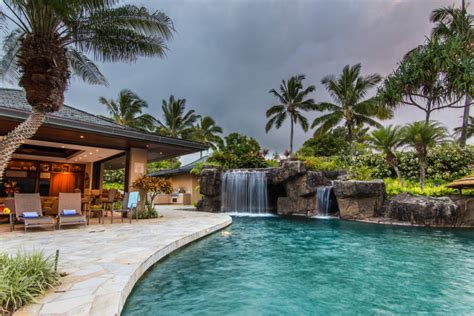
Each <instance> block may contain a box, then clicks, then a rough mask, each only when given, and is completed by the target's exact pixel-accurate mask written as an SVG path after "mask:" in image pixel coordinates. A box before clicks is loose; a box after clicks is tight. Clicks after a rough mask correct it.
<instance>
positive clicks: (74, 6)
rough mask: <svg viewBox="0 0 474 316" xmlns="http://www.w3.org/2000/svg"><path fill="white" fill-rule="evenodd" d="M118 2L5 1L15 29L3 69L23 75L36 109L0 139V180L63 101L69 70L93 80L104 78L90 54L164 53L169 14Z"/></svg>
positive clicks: (107, 57)
mask: <svg viewBox="0 0 474 316" xmlns="http://www.w3.org/2000/svg"><path fill="white" fill-rule="evenodd" d="M116 3H117V1H107V0H97V1H56V0H38V1H20V0H5V1H3V4H4V7H3V8H2V11H1V12H0V15H1V17H2V19H1V21H2V23H3V24H4V25H3V26H5V27H8V26H10V25H13V26H14V30H13V32H12V33H11V34H10V35H9V36H8V37H7V40H9V41H10V42H9V43H6V47H4V48H5V49H6V54H5V56H4V58H3V60H2V62H1V70H2V71H3V74H10V75H11V74H13V75H16V74H19V75H20V76H19V85H20V86H21V87H23V89H24V90H25V93H26V99H27V101H28V103H29V104H30V105H31V107H32V111H31V114H30V116H29V118H28V119H27V120H26V121H24V122H23V123H21V124H20V125H18V126H17V127H16V128H15V129H14V130H13V131H11V132H10V133H9V134H7V135H6V136H5V137H4V138H3V139H2V140H1V141H0V179H1V178H2V177H3V173H4V171H5V168H6V166H7V164H8V161H9V160H10V159H11V156H12V154H13V152H14V151H15V150H16V149H17V148H18V146H20V145H21V144H22V143H24V142H25V141H26V140H27V139H28V138H30V137H32V136H33V135H34V134H35V133H36V131H37V130H38V128H39V127H40V126H41V124H42V123H43V121H44V119H45V115H46V113H49V112H55V111H58V110H59V109H60V108H61V106H62V105H63V103H64V91H65V90H66V88H67V86H68V81H69V77H70V73H71V71H74V72H75V73H77V74H79V76H80V77H82V78H84V79H86V81H88V82H91V83H104V82H105V80H104V78H103V76H102V75H101V74H100V72H98V71H97V67H96V66H95V65H94V63H93V62H92V61H91V60H90V59H89V58H88V57H87V55H90V56H92V57H93V59H94V60H98V61H101V62H117V61H124V62H133V61H135V60H136V59H137V57H139V56H158V57H164V56H165V51H166V45H165V43H166V41H167V40H169V39H170V38H171V36H172V32H173V26H172V22H171V20H170V18H169V17H168V16H166V15H165V14H164V13H163V12H160V11H155V12H152V13H150V12H149V11H148V10H147V9H146V8H144V7H137V6H133V5H124V6H117V5H116ZM7 21H8V22H7ZM118 39H120V40H118ZM13 68H17V69H18V70H16V71H15V70H12V69H13Z"/></svg>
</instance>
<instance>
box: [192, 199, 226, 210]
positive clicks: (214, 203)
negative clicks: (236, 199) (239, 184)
mask: <svg viewBox="0 0 474 316" xmlns="http://www.w3.org/2000/svg"><path fill="white" fill-rule="evenodd" d="M221 204H222V203H221V197H220V196H214V197H212V196H206V197H204V198H202V199H201V200H199V201H198V203H197V205H196V210H197V211H200V212H220V211H221Z"/></svg>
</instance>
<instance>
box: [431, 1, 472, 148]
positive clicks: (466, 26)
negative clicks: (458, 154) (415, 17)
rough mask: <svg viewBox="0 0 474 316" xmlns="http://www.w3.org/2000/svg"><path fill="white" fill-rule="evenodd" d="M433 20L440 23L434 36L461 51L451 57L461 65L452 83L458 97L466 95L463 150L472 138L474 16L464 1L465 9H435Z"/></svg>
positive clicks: (461, 133)
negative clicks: (454, 44)
mask: <svg viewBox="0 0 474 316" xmlns="http://www.w3.org/2000/svg"><path fill="white" fill-rule="evenodd" d="M430 20H431V21H432V22H434V23H435V24H436V25H435V27H434V28H433V31H432V36H434V37H439V38H440V39H441V40H443V41H444V42H450V41H454V42H456V43H457V44H458V45H457V48H458V50H456V51H451V52H450V53H451V57H452V58H453V59H454V60H455V61H456V63H457V65H458V67H457V70H458V71H456V72H451V73H450V74H449V80H450V82H451V84H452V86H453V88H454V90H455V91H456V92H457V94H458V95H460V96H464V113H463V124H462V126H461V129H460V133H459V134H460V135H459V143H460V145H461V147H463V146H465V145H466V140H467V139H468V138H469V112H470V107H471V106H472V104H473V103H472V99H473V97H472V96H473V94H474V92H473V87H474V82H473V80H474V79H473V78H474V76H472V73H473V63H472V60H473V59H474V50H473V49H472V48H473V43H474V27H473V26H474V15H472V14H469V13H468V11H467V5H466V3H465V1H464V0H462V5H461V8H455V7H454V6H452V7H441V8H438V9H435V10H433V12H432V13H431V17H430ZM466 74H467V75H466ZM471 126H472V121H471ZM471 131H472V129H471ZM471 135H472V132H471Z"/></svg>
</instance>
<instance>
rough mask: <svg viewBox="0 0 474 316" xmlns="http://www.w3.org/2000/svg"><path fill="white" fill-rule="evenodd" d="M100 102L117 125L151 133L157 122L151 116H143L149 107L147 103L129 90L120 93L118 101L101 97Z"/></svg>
mask: <svg viewBox="0 0 474 316" xmlns="http://www.w3.org/2000/svg"><path fill="white" fill-rule="evenodd" d="M99 102H100V103H102V104H103V105H105V106H106V108H107V110H108V111H109V113H110V115H111V117H112V120H113V121H114V122H115V123H117V124H120V125H124V126H129V127H133V128H137V129H141V130H145V131H150V130H151V129H153V126H154V123H155V122H156V120H155V118H154V117H153V116H151V115H150V114H142V111H143V109H144V108H147V107H148V104H147V102H146V101H145V100H142V99H141V98H140V97H139V96H138V95H137V94H135V93H134V92H132V91H130V90H128V89H124V90H122V91H120V93H119V97H118V99H117V100H113V99H106V98H104V97H100V98H99Z"/></svg>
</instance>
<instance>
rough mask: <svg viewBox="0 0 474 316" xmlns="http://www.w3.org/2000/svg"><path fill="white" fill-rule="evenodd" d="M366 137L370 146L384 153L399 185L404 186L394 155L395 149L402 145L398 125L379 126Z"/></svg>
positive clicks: (400, 131)
mask: <svg viewBox="0 0 474 316" xmlns="http://www.w3.org/2000/svg"><path fill="white" fill-rule="evenodd" d="M367 138H368V140H369V142H370V143H371V145H372V147H374V148H375V149H376V150H378V151H380V152H382V153H383V154H384V155H385V161H387V163H388V164H389V165H390V166H392V168H393V169H394V170H395V173H396V174H397V177H398V181H400V183H401V185H402V186H405V182H404V181H403V177H402V173H401V172H400V168H398V160H397V156H396V155H395V153H396V151H397V149H398V148H400V147H401V146H403V142H402V140H403V139H402V130H401V128H400V127H398V126H395V127H392V125H390V126H388V127H383V126H381V127H379V128H378V129H376V130H375V131H373V132H372V133H371V134H370V135H369V136H368V137H367Z"/></svg>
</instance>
